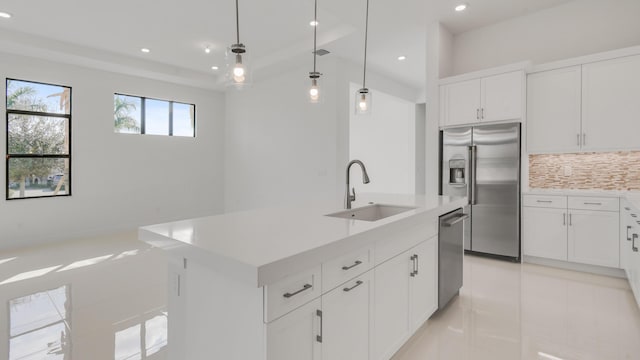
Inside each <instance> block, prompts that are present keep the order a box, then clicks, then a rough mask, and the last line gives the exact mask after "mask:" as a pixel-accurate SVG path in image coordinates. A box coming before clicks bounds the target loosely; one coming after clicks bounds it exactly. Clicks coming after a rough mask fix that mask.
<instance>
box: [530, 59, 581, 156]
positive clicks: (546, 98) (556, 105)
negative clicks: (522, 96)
mask: <svg viewBox="0 0 640 360" xmlns="http://www.w3.org/2000/svg"><path fill="white" fill-rule="evenodd" d="M527 89H528V90H527V149H528V150H529V153H550V152H572V151H578V150H580V143H581V141H582V138H581V137H580V136H581V135H580V134H581V127H580V126H581V112H582V109H581V106H582V68H581V67H580V66H573V67H568V68H563V69H558V70H553V71H545V72H541V73H537V74H531V75H529V77H528V78H527Z"/></svg>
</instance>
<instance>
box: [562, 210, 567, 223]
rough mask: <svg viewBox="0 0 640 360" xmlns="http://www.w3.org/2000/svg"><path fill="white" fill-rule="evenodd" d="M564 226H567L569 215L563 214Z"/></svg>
mask: <svg viewBox="0 0 640 360" xmlns="http://www.w3.org/2000/svg"><path fill="white" fill-rule="evenodd" d="M562 225H567V214H566V213H562Z"/></svg>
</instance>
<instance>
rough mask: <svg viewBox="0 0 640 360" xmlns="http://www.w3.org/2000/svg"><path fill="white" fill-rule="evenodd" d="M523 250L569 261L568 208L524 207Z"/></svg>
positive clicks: (539, 255) (540, 255) (538, 255)
mask: <svg viewBox="0 0 640 360" xmlns="http://www.w3.org/2000/svg"><path fill="white" fill-rule="evenodd" d="M522 228H523V230H524V231H523V242H524V244H523V252H524V254H525V255H528V256H537V257H542V258H547V259H554V260H563V261H567V210H566V209H550V208H537V207H523V208H522Z"/></svg>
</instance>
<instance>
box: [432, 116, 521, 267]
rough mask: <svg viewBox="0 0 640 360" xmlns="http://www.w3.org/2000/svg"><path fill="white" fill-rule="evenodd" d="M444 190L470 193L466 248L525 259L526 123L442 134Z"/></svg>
mask: <svg viewBox="0 0 640 360" xmlns="http://www.w3.org/2000/svg"><path fill="white" fill-rule="evenodd" d="M440 144H441V149H440V156H441V158H440V174H441V176H440V193H441V194H442V195H451V196H467V197H468V198H469V205H468V206H467V207H465V208H464V213H465V214H469V215H471V216H470V218H469V219H468V220H466V221H465V224H464V248H465V251H466V252H471V253H477V254H481V255H489V256H494V257H499V258H503V259H507V260H512V261H520V124H498V125H482V126H474V127H462V128H453V129H446V130H443V131H441V134H440Z"/></svg>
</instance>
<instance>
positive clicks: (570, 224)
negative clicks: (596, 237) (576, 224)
mask: <svg viewBox="0 0 640 360" xmlns="http://www.w3.org/2000/svg"><path fill="white" fill-rule="evenodd" d="M569 226H573V219H572V216H571V214H569Z"/></svg>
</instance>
